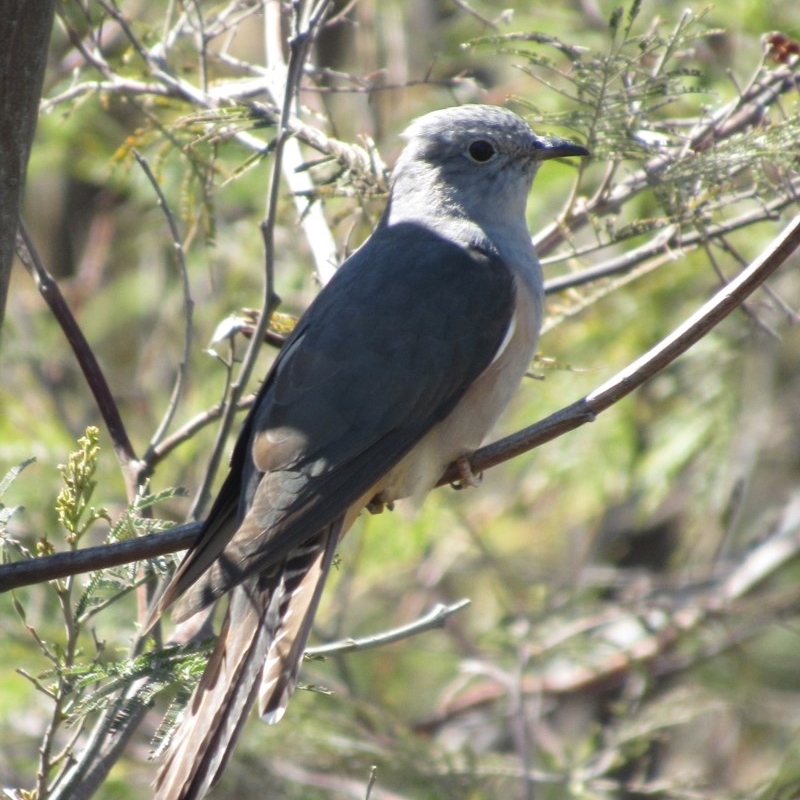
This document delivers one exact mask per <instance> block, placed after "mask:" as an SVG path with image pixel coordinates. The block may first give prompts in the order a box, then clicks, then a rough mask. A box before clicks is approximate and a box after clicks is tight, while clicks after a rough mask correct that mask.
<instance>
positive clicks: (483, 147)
mask: <svg viewBox="0 0 800 800" xmlns="http://www.w3.org/2000/svg"><path fill="white" fill-rule="evenodd" d="M467 152H468V153H469V157H470V158H471V159H472V160H473V161H477V162H478V163H479V164H485V163H486V162H487V161H490V160H491V159H492V158H494V156H495V155H496V154H497V150H495V148H494V145H493V144H492V143H491V142H487V141H486V139H476V140H475V141H474V142H472V144H470V146H469V147H468V148H467Z"/></svg>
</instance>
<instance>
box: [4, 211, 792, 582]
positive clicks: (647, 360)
mask: <svg viewBox="0 0 800 800" xmlns="http://www.w3.org/2000/svg"><path fill="white" fill-rule="evenodd" d="M798 246H800V216H798V217H795V219H794V220H792V222H791V223H789V225H787V226H786V228H785V229H784V231H783V233H782V234H781V235H780V236H779V237H778V238H777V239H776V240H775V241H774V242H773V243H772V245H771V246H770V247H769V248H768V249H767V250H765V251H764V253H763V254H762V255H761V256H760V257H759V258H758V259H756V260H755V261H754V262H753V263H752V264H751V265H750V266H749V267H748V268H747V269H745V270H743V271H742V272H741V273H740V274H739V275H738V276H737V277H736V278H735V279H734V280H732V281H731V282H730V283H729V284H728V285H727V286H725V287H723V288H722V289H720V291H718V292H717V294H716V295H714V297H713V298H712V299H711V300H709V301H708V302H707V303H706V304H705V305H704V306H702V307H701V308H700V309H699V310H698V311H697V312H695V313H694V314H693V315H692V316H691V317H690V318H689V319H688V320H686V322H684V323H683V324H682V325H681V326H680V327H678V328H677V329H676V330H675V331H673V333H672V334H670V335H669V336H668V337H667V338H666V339H664V340H663V341H661V342H660V343H659V344H658V345H656V346H655V347H654V348H652V349H651V350H650V351H648V352H647V353H645V354H644V355H643V356H642V357H641V358H639V359H637V360H636V361H634V362H633V363H632V364H630V365H629V366H628V367H626V368H625V369H623V370H622V371H621V372H618V373H617V374H616V375H615V376H614V377H613V378H611V379H610V380H608V381H607V382H606V383H604V384H603V385H602V386H600V387H598V388H597V389H595V390H594V391H593V392H591V393H590V394H588V395H587V396H586V397H584V398H582V399H580V400H577V401H576V402H574V403H572V404H571V405H569V406H566V407H565V408H562V409H560V410H559V411H556V412H555V413H553V414H551V415H550V416H549V417H547V418H546V419H543V420H541V421H540V422H537V423H535V424H534V425H531V426H529V427H527V428H525V429H523V430H521V431H518V432H517V433H515V434H512V435H511V436H507V437H506V438H504V439H500V440H499V441H497V442H494V443H493V444H490V445H487V446H486V447H482V448H480V449H479V450H477V451H476V452H475V453H474V454H473V455H472V457H471V459H470V464H471V466H472V468H473V470H474V471H475V472H480V471H483V470H487V469H490V468H491V467H494V466H496V465H498V464H501V463H503V462H504V461H509V460H510V459H512V458H515V457H516V456H518V455H520V454H521V453H525V452H527V451H529V450H533V449H535V448H536V447H539V446H541V445H542V444H544V443H545V442H549V441H550V440H551V439H555V438H557V437H558V436H561V435H562V434H564V433H567V432H568V431H571V430H574V429H575V428H579V427H580V426H581V425H584V424H585V423H587V422H593V421H594V420H595V419H596V418H597V415H598V414H600V413H601V412H603V411H605V410H606V409H608V408H610V407H611V406H612V405H614V403H616V402H618V401H619V400H621V399H622V398H623V397H626V396H627V395H629V394H630V393H631V392H633V391H634V390H635V389H637V388H639V387H640V386H642V385H643V384H644V383H646V382H647V381H648V380H650V379H651V378H652V377H654V376H655V375H656V374H658V373H659V372H660V371H661V370H663V369H665V368H666V367H667V366H669V365H670V364H671V363H672V362H673V361H674V360H675V359H676V358H678V356H680V355H682V354H683V353H685V352H686V351H687V350H688V349H689V348H690V347H691V346H692V345H694V344H696V343H697V342H698V341H700V339H702V338H703V337H704V336H705V335H706V334H707V333H708V332H709V331H710V330H711V329H712V328H713V327H715V326H716V325H717V324H719V322H721V321H722V320H723V319H724V318H725V317H726V316H728V314H730V313H731V312H732V311H733V310H734V309H735V308H737V307H739V306H740V305H741V304H742V303H743V302H744V301H745V300H746V299H747V298H748V297H749V296H750V295H751V294H752V293H753V292H754V291H755V290H756V289H757V288H758V287H759V286H761V284H762V283H763V282H764V281H765V280H766V279H767V278H768V277H769V276H770V275H772V274H773V273H774V272H775V271H776V270H777V269H778V268H779V267H780V266H781V264H783V262H784V261H785V260H786V259H787V258H788V257H789V256H790V255H791V254H792V253H793V252H794V251H795V249H796V248H797V247H798ZM458 479H459V471H458V468H457V467H456V466H455V465H451V467H450V468H449V469H448V471H447V472H446V473H445V474H444V476H443V477H442V478H441V479H440V480H439V483H438V484H437V485H439V486H442V485H444V484H447V483H453V482H455V481H457V480H458ZM199 529H200V526H199V523H192V524H191V525H181V526H180V527H177V528H173V529H172V530H170V531H167V532H166V533H157V534H150V535H149V536H146V537H143V538H141V539H136V540H133V541H128V542H123V543H120V544H109V545H102V546H100V547H92V548H86V549H84V550H81V551H77V552H75V553H59V554H57V555H53V556H43V557H42V558H37V559H34V560H30V561H22V562H16V563H14V564H4V565H2V566H0V592H4V591H8V590H9V589H13V588H16V587H19V586H25V585H28V584H31V583H38V582H39V581H42V580H52V579H53V578H56V577H65V576H67V575H74V574H76V573H78V572H86V571H89V570H92V569H102V568H104V567H109V566H118V565H120V564H126V563H129V562H131V561H136V560H139V559H144V558H152V557H154V556H158V555H164V554H166V553H170V552H174V551H176V550H181V549H183V548H185V547H188V545H189V544H190V543H191V542H192V541H193V539H194V537H195V536H196V534H197V532H198V531H199ZM83 553H85V554H86V556H85V558H81V557H80V555H81V554H83Z"/></svg>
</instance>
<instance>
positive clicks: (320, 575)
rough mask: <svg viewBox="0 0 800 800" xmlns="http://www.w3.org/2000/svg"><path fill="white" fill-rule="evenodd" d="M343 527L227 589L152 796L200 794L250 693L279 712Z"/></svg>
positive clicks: (269, 711)
mask: <svg viewBox="0 0 800 800" xmlns="http://www.w3.org/2000/svg"><path fill="white" fill-rule="evenodd" d="M341 531H342V520H338V521H336V522H335V523H333V524H332V525H330V526H328V527H327V528H326V529H325V530H323V531H321V532H320V533H319V534H317V535H316V536H315V537H314V538H313V539H311V540H310V541H309V542H308V543H307V544H305V545H303V546H302V547H300V548H297V549H296V550H294V551H292V553H290V555H289V556H288V557H287V558H286V560H285V561H284V562H283V563H282V564H281V566H280V569H279V570H277V571H275V570H272V571H270V572H269V573H264V574H262V575H257V576H254V577H252V578H249V579H247V580H246V581H245V582H244V583H242V584H241V585H240V586H237V587H236V588H235V589H233V590H232V592H231V599H230V605H229V607H228V613H227V615H226V617H225V623H224V625H223V628H222V631H221V633H220V637H219V640H218V641H217V645H216V647H215V648H214V652H213V653H212V655H211V658H210V659H209V662H208V665H207V666H206V669H205V672H204V673H203V676H202V677H201V679H200V683H199V684H198V686H197V688H196V689H195V692H194V694H193V695H192V698H191V700H190V701H189V704H188V705H187V707H186V709H185V711H184V713H183V718H182V719H181V723H180V726H179V728H178V731H177V733H176V734H175V737H174V739H173V741H172V742H171V743H170V746H169V750H168V752H167V757H166V760H165V762H164V764H163V765H162V766H161V769H160V770H159V773H158V778H157V779H156V794H155V800H200V798H202V797H203V796H204V795H205V793H206V792H207V791H208V790H209V788H210V787H211V786H212V785H213V784H214V783H215V782H216V780H217V779H218V778H219V776H220V775H221V773H222V770H223V769H224V768H225V765H226V764H227V762H228V759H229V758H230V756H231V753H232V751H233V748H234V746H235V744H236V740H237V739H238V737H239V734H240V732H241V730H242V728H243V727H244V723H245V721H246V719H247V714H248V711H249V710H250V707H251V706H252V704H253V702H254V701H255V698H256V696H258V698H259V711H260V713H261V716H262V717H263V718H264V719H265V720H266V721H267V722H277V721H278V720H279V719H280V718H281V717H282V716H283V713H284V711H285V709H286V705H287V703H288V702H289V698H290V697H291V694H292V691H293V690H294V687H295V685H296V683H297V674H298V671H299V669H300V663H301V661H302V658H303V652H304V650H305V646H306V642H307V640H308V635H309V632H310V630H311V625H312V622H313V620H314V614H315V613H316V610H317V605H318V604H319V599H320V596H321V594H322V589H323V586H324V583H325V578H326V576H327V574H328V572H329V570H330V566H331V562H332V561H333V555H334V552H335V549H336V544H337V542H338V540H339V537H340V535H341Z"/></svg>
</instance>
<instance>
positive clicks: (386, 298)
mask: <svg viewBox="0 0 800 800" xmlns="http://www.w3.org/2000/svg"><path fill="white" fill-rule="evenodd" d="M405 138H406V140H407V144H406V147H405V149H404V150H403V152H402V154H401V155H400V157H399V159H398V161H397V164H396V166H395V168H394V171H393V174H392V182H391V193H390V197H389V200H388V203H387V206H386V210H385V212H384V214H383V216H382V217H381V219H380V221H379V223H378V225H377V226H376V228H375V230H374V232H373V233H372V235H371V236H370V237H369V239H367V241H366V242H365V243H364V244H363V245H362V246H361V248H360V249H359V250H357V251H356V252H355V253H354V254H353V255H352V256H350V258H348V259H347V261H346V262H345V263H344V264H343V265H342V266H341V267H340V269H339V270H338V271H337V273H336V274H335V276H334V277H333V279H332V280H331V281H330V282H329V283H328V285H327V286H325V288H324V289H322V291H321V292H320V293H319V295H318V296H317V297H316V299H315V300H314V301H313V302H312V304H311V305H310V306H309V308H308V310H307V311H306V313H305V314H304V315H303V316H302V318H301V319H300V320H299V322H298V323H297V326H296V327H295V329H294V331H293V332H292V334H291V336H290V337H289V338H288V340H287V341H286V343H285V345H284V346H283V348H282V349H281V351H280V353H279V354H278V356H277V358H276V359H275V362H274V364H273V366H272V368H271V370H270V372H269V374H268V375H267V377H266V379H265V381H264V383H263V385H262V386H261V389H260V391H259V394H258V397H257V399H256V402H255V404H254V406H253V408H252V410H251V411H250V413H249V415H248V417H247V419H246V421H245V423H244V426H243V428H242V431H241V434H240V436H239V439H238V441H237V444H236V447H235V448H234V452H233V456H232V461H231V468H230V472H229V474H228V477H227V479H226V480H225V483H224V485H223V486H222V489H221V490H220V493H219V495H218V497H217V498H216V501H215V502H214V505H213V507H212V508H211V511H210V513H209V515H208V518H207V520H206V522H205V524H204V526H203V530H202V533H201V534H200V536H199V538H198V539H197V541H196V543H195V544H194V545H193V546H192V547H191V549H190V550H189V551H188V553H187V554H186V556H185V558H184V560H183V561H182V563H181V564H180V566H179V568H178V570H177V571H176V573H175V575H174V577H173V579H172V581H171V583H170V584H169V586H168V587H167V589H166V591H165V592H164V594H163V595H162V597H161V598H160V600H159V601H158V603H157V605H156V606H155V608H154V610H153V613H152V614H151V619H155V618H157V617H158V616H159V615H160V614H161V613H162V612H163V611H165V610H166V609H167V608H168V607H169V606H172V605H173V604H175V609H174V611H173V618H174V619H175V620H176V621H179V622H180V621H184V620H186V619H188V618H189V617H191V616H192V615H193V614H195V613H197V612H199V611H201V610H202V609H204V608H205V607H206V606H208V605H209V604H211V603H213V602H214V601H215V600H217V599H218V598H220V597H222V595H224V594H226V593H227V594H229V595H230V600H229V605H228V609H227V614H226V617H225V621H224V623H223V626H222V631H221V633H220V636H219V640H218V641H217V644H216V648H215V650H214V652H213V654H212V655H211V657H210V659H209V662H208V665H207V667H206V670H205V672H204V674H203V676H202V678H201V679H200V682H199V684H198V686H197V689H196V690H195V692H194V694H193V696H192V698H191V700H190V701H189V704H188V707H187V708H186V709H185V711H184V715H183V718H182V721H181V723H180V726H179V728H178V731H177V733H176V735H175V737H174V740H173V741H172V742H171V744H170V747H169V750H168V752H167V757H166V760H165V762H164V764H163V766H162V768H161V770H160V772H159V775H158V779H157V790H156V798H157V800H198V798H201V797H203V796H204V795H205V793H206V792H207V791H208V789H209V787H210V786H211V785H213V783H215V782H216V781H217V779H218V778H219V776H220V774H221V772H222V770H223V769H224V767H225V765H226V763H227V761H228V759H229V758H230V755H231V752H232V750H233V747H234V745H235V742H236V740H237V738H238V736H239V733H240V732H241V730H242V727H243V725H244V722H245V719H246V717H247V714H248V711H249V709H250V707H251V705H252V704H253V703H254V702H255V701H256V698H257V699H258V708H259V712H260V714H261V716H262V717H263V718H264V719H265V720H267V721H268V722H276V721H278V720H279V719H280V718H281V716H282V715H283V713H284V711H285V709H286V705H287V703H288V701H289V698H290V696H291V693H292V691H293V689H294V687H295V683H296V681H297V674H298V670H299V667H300V663H301V660H302V657H303V651H304V650H305V647H306V642H307V640H308V635H309V631H310V629H311V625H312V622H313V619H314V614H315V612H316V609H317V605H318V603H319V600H320V595H321V594H322V589H323V586H324V583H325V578H326V576H327V574H328V571H329V570H330V566H331V562H332V560H333V556H334V551H335V550H336V546H337V544H338V542H339V541H340V540H341V538H342V536H343V535H344V533H345V532H346V531H347V530H348V528H349V527H350V526H351V525H352V523H353V521H354V520H355V518H356V517H357V516H358V514H359V513H360V512H361V510H362V509H364V508H365V507H367V506H370V508H374V507H375V505H380V504H388V503H391V502H392V501H394V500H396V499H398V498H403V497H409V496H413V497H416V498H420V497H422V496H423V495H424V494H425V493H426V492H427V491H429V490H430V489H431V488H432V487H433V486H434V485H435V484H436V482H437V480H438V479H439V478H440V477H441V476H442V474H443V473H444V471H445V469H446V467H447V466H448V465H449V464H450V463H451V462H453V461H459V460H460V461H461V463H462V464H463V463H465V461H464V459H466V458H468V457H469V455H470V454H471V453H472V452H473V451H474V450H475V449H476V448H477V447H478V446H479V445H480V444H481V441H482V440H483V438H484V437H485V436H486V434H487V433H488V432H489V429H490V428H491V427H492V426H493V425H494V423H495V421H496V420H497V418H498V416H499V415H500V413H501V411H502V410H503V409H504V408H505V406H506V404H507V403H508V402H509V400H510V399H511V396H512V394H513V393H514V391H515V390H516V388H517V387H518V385H519V383H520V381H521V379H522V377H523V375H524V373H525V371H526V369H527V368H528V366H529V364H530V361H531V359H532V357H533V355H534V352H535V349H536V343H537V339H538V335H539V329H540V326H541V319H542V308H543V282H542V274H541V269H540V267H539V262H538V260H537V258H536V254H535V252H534V249H533V245H532V243H531V237H530V234H529V232H528V228H527V225H526V221H525V206H526V201H527V197H528V193H529V191H530V188H531V183H532V181H533V177H534V175H535V173H536V170H537V168H538V166H539V164H540V163H541V162H542V161H544V160H546V159H550V158H557V157H560V156H582V155H588V151H587V150H586V149H585V148H583V147H581V146H579V145H576V144H573V143H571V142H568V141H564V140H562V139H555V138H547V137H543V136H537V135H536V134H535V133H534V132H533V131H532V130H531V129H530V128H529V127H528V125H527V124H526V123H525V122H524V121H523V120H522V119H521V118H520V117H518V116H517V115H515V114H513V113H512V112H510V111H507V110H504V109H501V108H496V107H491V106H481V105H469V106H461V107H458V108H450V109H445V110H442V111H435V112H433V113H431V114H427V115H425V116H424V117H421V118H420V119H418V120H416V121H415V122H413V123H412V124H411V125H410V126H409V128H408V129H407V131H406V132H405Z"/></svg>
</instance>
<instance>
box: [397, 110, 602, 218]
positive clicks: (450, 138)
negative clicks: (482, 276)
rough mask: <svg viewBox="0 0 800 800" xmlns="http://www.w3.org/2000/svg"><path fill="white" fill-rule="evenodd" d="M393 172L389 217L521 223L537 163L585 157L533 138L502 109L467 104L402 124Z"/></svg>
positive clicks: (562, 143)
mask: <svg viewBox="0 0 800 800" xmlns="http://www.w3.org/2000/svg"><path fill="white" fill-rule="evenodd" d="M404 138H405V139H407V140H408V144H407V145H406V148H405V150H403V152H402V154H401V155H400V158H399V159H398V161H397V164H396V166H395V169H394V173H393V181H392V184H393V199H392V211H391V215H392V218H393V219H396V220H397V219H401V218H402V219H409V218H419V214H420V213H422V214H423V215H425V216H427V217H430V216H432V215H434V216H435V215H447V216H450V217H452V216H457V217H462V218H466V219H470V220H474V221H475V222H478V223H479V224H482V225H488V226H490V227H492V226H493V225H494V224H499V225H503V226H507V225H508V224H509V223H516V222H524V219H525V202H526V199H527V196H528V193H529V191H530V187H531V182H532V181H533V176H534V175H535V174H536V170H537V168H538V166H539V164H540V163H541V162H542V161H544V160H546V159H549V158H557V157H559V156H580V155H588V151H587V150H586V149H585V148H584V147H581V146H580V145H576V144H573V143H572V142H568V141H566V140H564V139H556V138H549V137H544V136H537V135H536V134H535V133H534V132H533V131H532V130H531V129H530V127H529V126H528V125H527V123H526V122H525V121H524V120H523V119H521V118H520V117H518V116H517V115H516V114H514V113H513V112H511V111H508V110H506V109H504V108H498V107H497V106H481V105H466V106H458V107H455V108H446V109H443V110H441V111H434V112H432V113H430V114H426V115H425V116H424V117H420V118H419V119H417V120H415V121H414V122H412V123H411V125H409V127H408V129H407V130H406V131H405V133H404Z"/></svg>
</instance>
